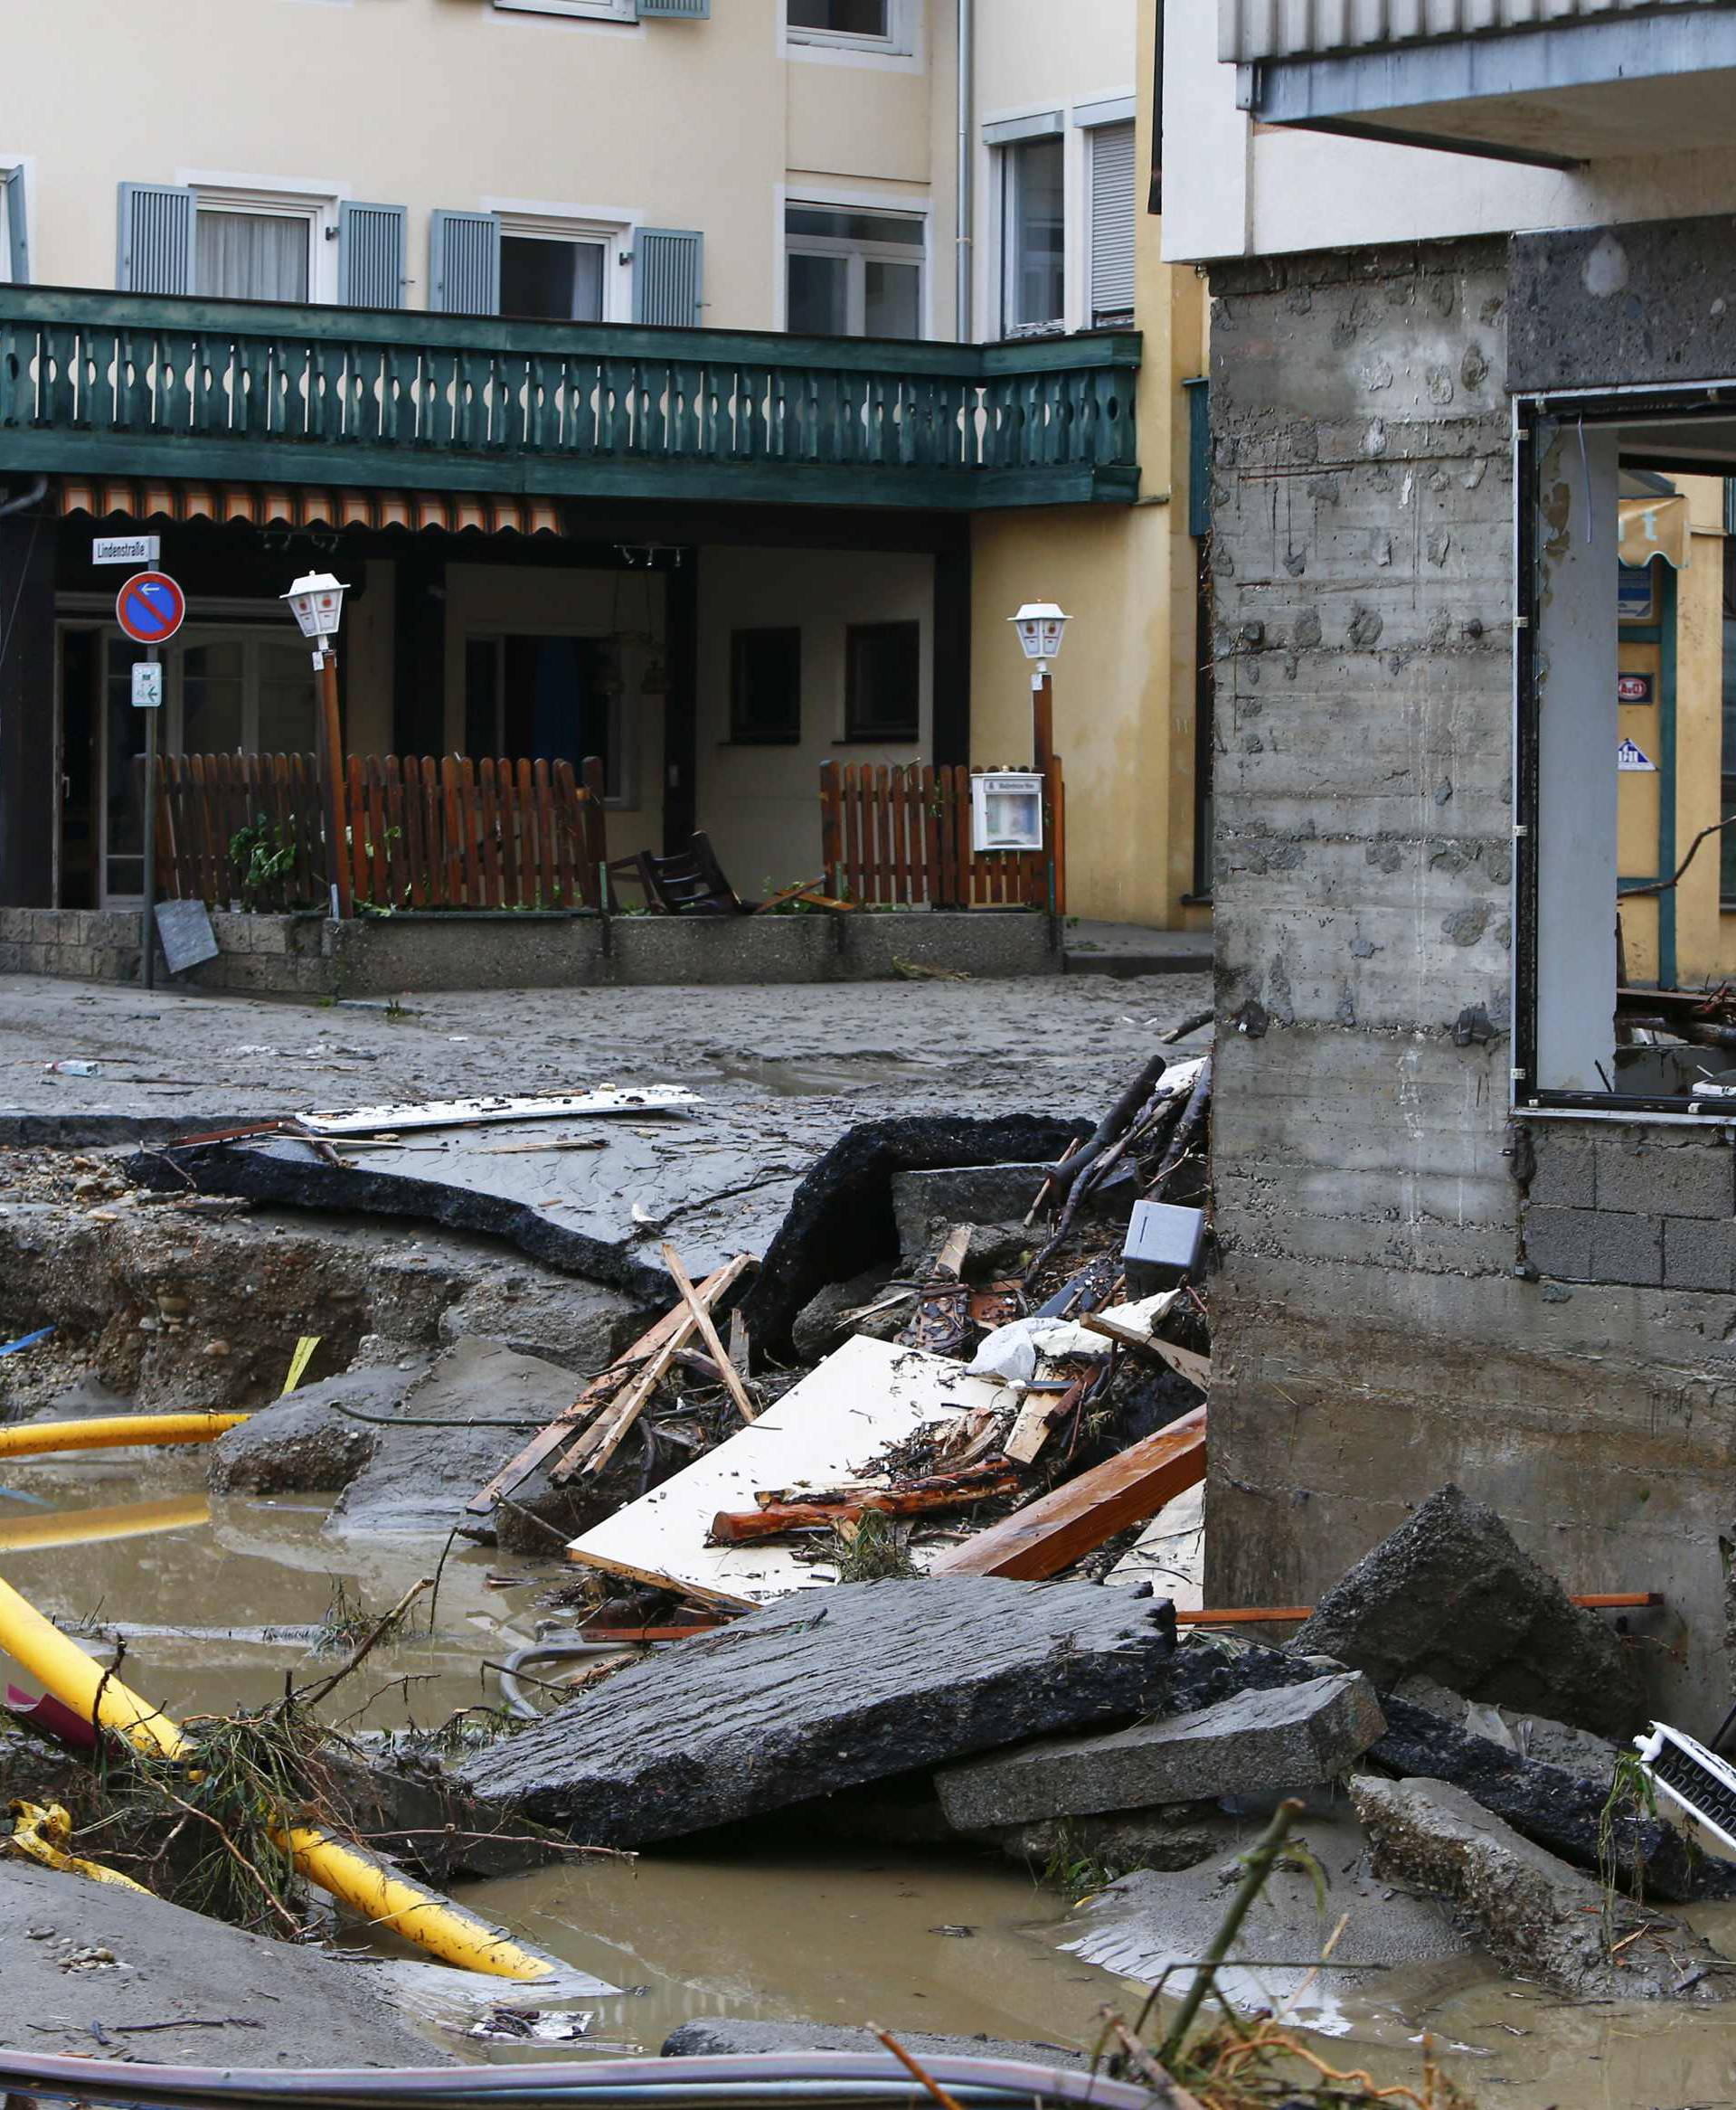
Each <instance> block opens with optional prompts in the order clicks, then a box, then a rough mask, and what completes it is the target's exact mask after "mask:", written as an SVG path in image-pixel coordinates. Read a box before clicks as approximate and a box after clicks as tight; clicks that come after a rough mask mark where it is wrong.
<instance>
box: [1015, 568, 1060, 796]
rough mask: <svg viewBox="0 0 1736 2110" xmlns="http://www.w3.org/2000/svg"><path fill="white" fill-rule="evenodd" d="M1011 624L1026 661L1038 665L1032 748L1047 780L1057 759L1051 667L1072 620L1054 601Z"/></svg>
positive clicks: (1030, 608) (1030, 607)
mask: <svg viewBox="0 0 1736 2110" xmlns="http://www.w3.org/2000/svg"><path fill="white" fill-rule="evenodd" d="M1007 620H1009V621H1010V622H1011V623H1013V624H1014V627H1015V628H1016V629H1017V630H1018V633H1019V644H1020V647H1021V648H1022V649H1023V650H1024V656H1025V658H1027V659H1030V660H1033V661H1034V662H1035V665H1034V667H1033V670H1032V675H1031V722H1032V725H1031V733H1032V747H1033V752H1034V754H1035V758H1036V767H1037V770H1038V771H1039V773H1040V774H1041V775H1043V776H1044V777H1046V776H1047V775H1048V773H1049V764H1050V763H1051V762H1052V761H1053V760H1054V756H1055V689H1054V683H1053V681H1052V678H1051V676H1050V672H1049V667H1050V662H1051V661H1052V660H1054V659H1058V658H1060V657H1061V639H1062V638H1063V637H1064V635H1065V633H1066V629H1067V625H1068V624H1069V623H1070V622H1071V620H1072V618H1071V616H1068V615H1065V614H1063V613H1062V611H1061V609H1060V608H1058V607H1057V606H1056V604H1055V603H1054V602H1053V601H1026V602H1025V604H1024V607H1023V608H1022V609H1021V610H1019V612H1018V614H1017V615H1015V616H1010V617H1009V618H1008V619H1007Z"/></svg>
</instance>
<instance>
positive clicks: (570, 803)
mask: <svg viewBox="0 0 1736 2110" xmlns="http://www.w3.org/2000/svg"><path fill="white" fill-rule="evenodd" d="M553 792H554V876H555V884H556V885H558V886H559V887H560V889H561V907H562V908H563V909H573V908H576V907H577V906H578V903H577V901H576V900H575V899H574V897H573V886H572V848H573V844H574V842H575V841H576V840H577V838H578V834H579V786H578V784H577V782H576V781H574V778H573V774H572V764H571V762H556V763H555V765H554V785H553Z"/></svg>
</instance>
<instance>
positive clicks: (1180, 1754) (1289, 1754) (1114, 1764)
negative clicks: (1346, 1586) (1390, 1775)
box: [935, 1676, 1386, 1831]
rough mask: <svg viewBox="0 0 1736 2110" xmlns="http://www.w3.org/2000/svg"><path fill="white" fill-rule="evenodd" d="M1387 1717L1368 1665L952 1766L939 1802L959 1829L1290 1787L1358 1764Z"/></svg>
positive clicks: (940, 1779) (943, 1775) (939, 1782)
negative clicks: (1363, 1671) (1358, 1671)
mask: <svg viewBox="0 0 1736 2110" xmlns="http://www.w3.org/2000/svg"><path fill="white" fill-rule="evenodd" d="M1385 1728H1386V1722H1385V1718H1384V1717H1382V1713H1381V1709H1380V1706H1379V1703H1378V1702H1377V1701H1376V1699H1375V1698H1374V1690H1373V1687H1372V1686H1371V1685H1370V1684H1369V1682H1368V1680H1367V1679H1365V1678H1363V1677H1360V1676H1348V1677H1337V1678H1317V1679H1312V1680H1311V1681H1310V1682H1309V1683H1308V1684H1307V1685H1292V1686H1290V1687H1288V1688H1287V1689H1279V1690H1277V1691H1270V1692H1242V1693H1238V1694H1237V1695H1236V1696H1235V1698H1233V1699H1225V1700H1220V1701H1219V1702H1218V1704H1217V1705H1216V1706H1215V1707H1208V1708H1198V1709H1196V1710H1194V1711H1193V1712H1191V1713H1188V1714H1182V1715H1171V1716H1167V1717H1162V1718H1160V1719H1158V1720H1156V1721H1147V1722H1139V1723H1136V1724H1135V1726H1134V1727H1132V1728H1130V1729H1118V1730H1116V1731H1113V1732H1112V1733H1110V1734H1109V1735H1107V1736H1073V1737H1068V1738H1064V1739H1051V1740H1050V1741H1048V1742H1046V1743H1042V1744H1030V1745H1025V1746H1023V1747H1021V1748H1020V1749H1017V1750H1014V1751H1008V1752H1005V1753H1002V1754H999V1755H996V1756H995V1757H993V1758H985V1759H978V1760H977V1761H976V1762H975V1763H973V1764H970V1765H957V1766H947V1767H943V1768H942V1770H941V1771H940V1772H939V1774H937V1775H936V1776H935V1785H936V1787H937V1788H938V1789H939V1795H940V1806H941V1808H942V1809H943V1810H944V1811H945V1812H946V1813H947V1816H948V1820H949V1821H951V1822H952V1823H954V1824H956V1825H957V1826H958V1829H959V1830H960V1831H973V1830H977V1829H981V1828H986V1827H988V1826H992V1825H1001V1824H1024V1823H1029V1822H1031V1821H1033V1819H1039V1818H1045V1817H1076V1816H1086V1815H1097V1814H1099V1813H1100V1812H1104V1811H1107V1810H1138V1809H1144V1808H1146V1807H1147V1806H1149V1805H1152V1804H1156V1803H1170V1802H1211V1801H1213V1800H1216V1799H1217V1798H1219V1797H1221V1796H1224V1795H1262V1794H1270V1795H1281V1794H1284V1793H1288V1791H1290V1790H1291V1789H1294V1788H1307V1787H1314V1786H1316V1785H1318V1784H1321V1783H1323V1782H1326V1781H1332V1780H1336V1779H1337V1778H1339V1776H1340V1775H1341V1774H1346V1773H1348V1772H1349V1770H1350V1768H1351V1766H1352V1765H1354V1763H1355V1761H1356V1760H1357V1759H1358V1758H1360V1757H1361V1756H1362V1755H1363V1752H1364V1751H1366V1750H1367V1749H1368V1747H1369V1746H1370V1745H1371V1744H1373V1743H1375V1742H1376V1741H1377V1740H1378V1739H1379V1738H1380V1736H1382V1733H1383V1732H1384V1730H1385Z"/></svg>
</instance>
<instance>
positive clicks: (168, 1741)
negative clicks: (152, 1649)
mask: <svg viewBox="0 0 1736 2110" xmlns="http://www.w3.org/2000/svg"><path fill="white" fill-rule="evenodd" d="M0 1649H4V1650H5V1651H6V1653H7V1654H8V1655H10V1656H12V1657H14V1659H15V1660H16V1661H18V1662H19V1663H20V1664H22V1665H23V1666H24V1669H25V1670H28V1671H29V1672H30V1674H31V1676H32V1677H33V1678H34V1679H36V1680H37V1681H38V1683H39V1684H41V1685H42V1686H44V1687H46V1689H48V1690H49V1691H50V1692H52V1694H53V1695H54V1697H55V1698H56V1699H58V1700H61V1701H62V1702H63V1703H64V1704H65V1705H66V1706H67V1707H70V1708H74V1709H75V1710H76V1711H77V1712H78V1713H79V1714H80V1715H82V1716H83V1717H84V1718H85V1720H86V1721H95V1720H97V1719H98V1718H100V1719H101V1722H102V1724H103V1726H104V1727H106V1728H110V1729H113V1730H115V1731H116V1732H117V1734H118V1735H120V1736H125V1737H127V1738H128V1739H129V1741H130V1742H132V1743H133V1744H134V1745H136V1746H137V1748H138V1749H139V1750H141V1751H144V1752H156V1753H158V1754H160V1755H162V1756H163V1757H165V1758H184V1757H185V1756H187V1755H188V1750H187V1741H186V1738H185V1737H184V1736H183V1735H182V1733H181V1730H180V1728H179V1727H177V1726H176V1724H175V1723H174V1722H173V1721H171V1720H170V1718H169V1717H168V1716H167V1715H165V1714H164V1713H163V1712H162V1711H161V1710H160V1709H159V1708H154V1707H152V1706H151V1705H150V1704H149V1702H148V1701H146V1700H144V1699H141V1698H139V1696H138V1694H137V1693H136V1692H134V1691H132V1690H130V1689H129V1688H127V1686H125V1685H123V1684H122V1683H121V1681H120V1679H118V1678H106V1677H105V1676H104V1675H103V1670H102V1666H101V1665H100V1664H99V1663H95V1662H93V1661H91V1660H90V1657H89V1656H87V1655H86V1654H85V1652H84V1651H83V1650H82V1649H81V1648H80V1646H79V1645H78V1643H77V1642H74V1641H71V1640H69V1639H68V1637H67V1636H66V1635H65V1634H63V1633H62V1632H61V1630H60V1628H59V1627H57V1626H56V1625H55V1624H54V1623H52V1621H51V1620H47V1619H44V1618H43V1616H42V1613H40V1612H38V1611H37V1609H36V1607H35V1606H34V1605H33V1604H29V1603H27V1602H26V1600H25V1599H24V1598H23V1597H21V1596H20V1595H19V1594H18V1593H17V1591H16V1590H14V1588H13V1587H12V1585H10V1584H9V1583H5V1582H0ZM99 1710H100V1717H99ZM273 1836H274V1837H275V1838H276V1839H277V1840H278V1844H279V1845H281V1846H284V1847H287V1848H288V1851H289V1852H290V1853H291V1854H292V1855H293V1856H294V1858H295V1863H296V1868H297V1870H298V1872H299V1873H300V1874H302V1875H304V1876H305V1877H306V1878H307V1880H308V1881H309V1882H310V1883H316V1884H317V1885H318V1886H319V1888H321V1889H322V1890H329V1891H330V1892H331V1894H332V1896H333V1897H336V1898H339V1899H341V1900H342V1901H343V1903H344V1904H345V1905H347V1906H348V1907H350V1909H351V1910H352V1911H353V1912H354V1913H357V1914H359V1915H360V1916H361V1917H362V1918H363V1919H365V1920H367V1921H368V1922H369V1923H370V1925H378V1926H386V1927H390V1928H392V1931H393V1932H394V1933H396V1934H401V1935H403V1937H404V1939H405V1940H406V1941H409V1942H413V1943H414V1944H416V1946H417V1947H418V1948H419V1949H426V1950H427V1951H428V1953H429V1955H431V1956H438V1957H439V1959H440V1961H441V1962H442V1963H455V1964H457V1965H458V1967H459V1968H460V1969H461V1970H465V1971H477V1972H481V1973H485V1974H486V1975H487V1976H489V1977H492V1978H512V1979H517V1980H520V1981H524V1980H529V1979H537V1978H548V1977H551V1976H552V1974H553V1972H554V1968H555V1967H554V1965H553V1964H552V1963H551V1962H550V1961H549V1960H548V1958H547V1957H545V1956H536V1955H533V1954H532V1953H531V1952H530V1951H529V1950H528V1949H521V1948H520V1947H519V1946H518V1945H517V1944H516V1943H514V1942H509V1941H506V1940H505V1939H504V1938H503V1937H502V1936H501V1935H496V1934H495V1932H494V1930H493V1929H492V1928H491V1927H490V1926H488V1925H487V1924H486V1921H483V1920H481V1919H478V1918H477V1917H476V1914H475V1913H472V1912H466V1911H464V1910H463V1909H462V1908H461V1907H458V1906H456V1905H454V1904H453V1903H452V1902H451V1900H450V1899H449V1898H445V1897H441V1896H440V1895H439V1892H438V1891H435V1890H425V1889H423V1888H422V1887H421V1885H420V1884H419V1883H412V1882H410V1880H409V1879H408V1878H406V1877H403V1876H401V1875H398V1874H396V1873H395V1872H394V1871H393V1870H392V1869H389V1868H387V1867H386V1866H385V1864H384V1862H382V1861H381V1860H380V1859H378V1858H377V1857H376V1856H374V1855H373V1854H371V1853H368V1852H367V1851H366V1850H364V1849H363V1848H361V1847H358V1846H352V1845H349V1844H348V1843H346V1842H345V1841H344V1840H337V1839H334V1838H332V1837H331V1835H330V1834H329V1833H328V1832H325V1831H316V1830H314V1829H312V1828H311V1827H308V1826H296V1827H294V1828H288V1829H286V1830H284V1831H279V1832H276V1833H274V1835H273Z"/></svg>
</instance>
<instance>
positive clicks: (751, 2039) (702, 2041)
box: [663, 2015, 1087, 2072]
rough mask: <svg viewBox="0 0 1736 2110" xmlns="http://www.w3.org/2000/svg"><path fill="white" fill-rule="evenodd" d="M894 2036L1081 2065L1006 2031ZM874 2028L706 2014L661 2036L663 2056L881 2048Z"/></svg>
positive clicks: (1055, 2047) (924, 2050) (920, 2052)
mask: <svg viewBox="0 0 1736 2110" xmlns="http://www.w3.org/2000/svg"><path fill="white" fill-rule="evenodd" d="M898 2040H899V2042H900V2043H901V2045H902V2046H903V2047H904V2048H905V2050H906V2051H908V2052H910V2053H912V2054H913V2055H914V2056H915V2057H916V2058H1011V2059H1015V2060H1017V2061H1018V2062H1019V2064H1021V2065H1022V2066H1058V2067H1065V2068H1067V2069H1068V2070H1069V2071H1070V2072H1077V2071H1079V2070H1080V2069H1081V2068H1082V2067H1084V2066H1085V2065H1086V2064H1087V2060H1086V2058H1085V2054H1084V2053H1083V2052H1082V2051H1079V2050H1076V2049H1074V2048H1072V2047H1071V2046H1070V2045H1066V2044H1020V2043H1015V2042H1014V2041H1013V2040H1012V2039H1009V2038H1005V2037H945V2036H941V2035H939V2033H938V2032H937V2031H935V2030H900V2031H899V2032H898ZM884 2049H885V2046H884V2045H883V2044H882V2042H881V2040H880V2039H879V2038H878V2037H876V2036H875V2034H874V2032H873V2030H864V2029H862V2028H860V2027H859V2026H858V2025H856V2024H854V2023H851V2022H838V2023H830V2022H754V2021H746V2020H738V2019H737V2018H735V2017H734V2016H731V2015H707V2016H705V2017H704V2018H703V2020H699V2021H696V2022H684V2023H683V2024H682V2025H681V2027H680V2029H678V2030H674V2031H672V2032H671V2034H670V2035H669V2036H667V2037H665V2039H664V2042H663V2056H664V2058H746V2057H750V2056H760V2057H764V2056H765V2055H767V2054H768V2053H775V2052H799V2051H883V2050H884Z"/></svg>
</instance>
